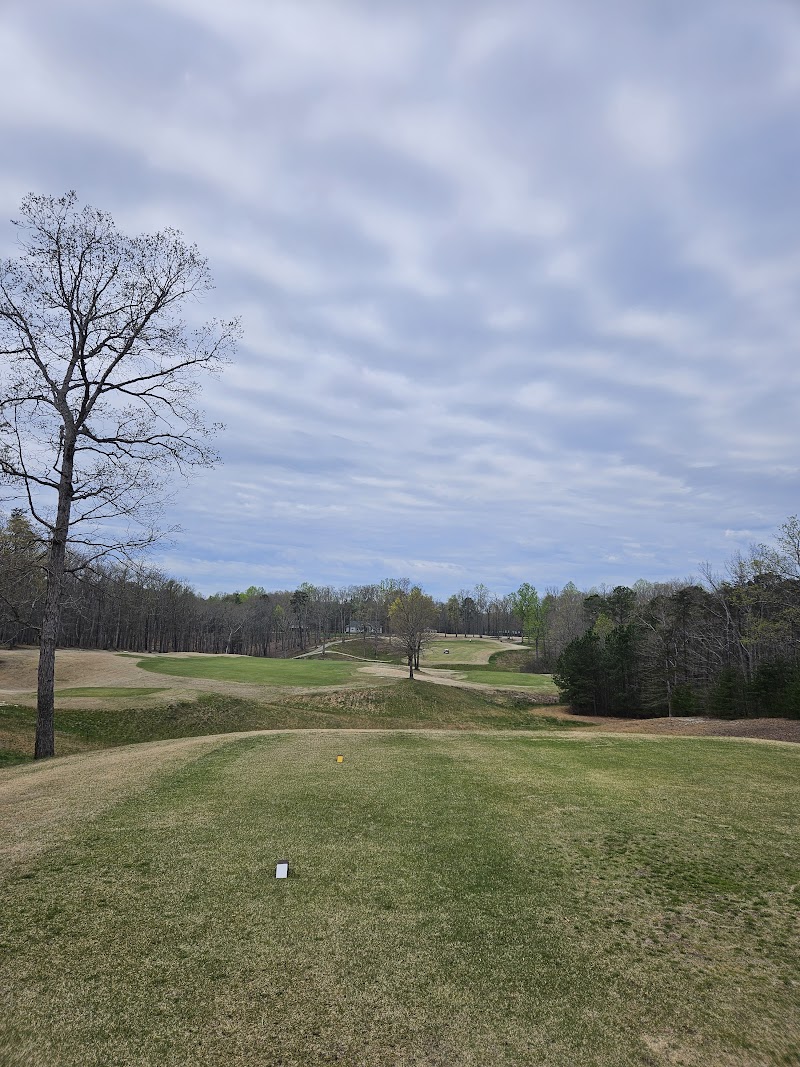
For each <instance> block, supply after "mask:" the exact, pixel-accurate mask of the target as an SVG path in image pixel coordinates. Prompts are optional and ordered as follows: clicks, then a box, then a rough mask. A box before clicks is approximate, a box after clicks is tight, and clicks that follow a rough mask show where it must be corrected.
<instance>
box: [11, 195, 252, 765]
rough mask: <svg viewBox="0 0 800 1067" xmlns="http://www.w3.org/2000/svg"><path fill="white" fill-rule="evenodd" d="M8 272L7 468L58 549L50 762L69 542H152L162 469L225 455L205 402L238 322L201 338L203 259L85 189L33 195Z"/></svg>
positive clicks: (48, 716) (41, 703)
mask: <svg viewBox="0 0 800 1067" xmlns="http://www.w3.org/2000/svg"><path fill="white" fill-rule="evenodd" d="M15 225H17V226H18V228H19V231H20V238H19V243H20V246H21V253H20V256H19V257H18V258H17V259H16V260H13V261H7V262H4V263H2V264H0V359H1V360H2V362H1V363H0V388H1V389H2V391H1V392H0V475H2V476H4V479H5V480H8V481H11V482H12V483H14V484H16V486H17V487H19V488H20V490H21V492H22V493H23V495H24V497H25V499H26V501H27V505H28V509H29V511H30V514H31V516H32V518H33V519H34V520H35V522H36V523H37V524H38V526H39V528H40V529H41V531H42V540H43V542H44V543H45V545H46V554H45V572H46V577H47V592H46V598H45V605H44V610H43V616H42V628H41V644H40V656H39V678H38V715H37V725H36V747H35V756H36V757H43V756H52V755H53V754H54V721H53V718H54V716H53V706H54V673H55V648H56V640H57V637H58V627H59V619H60V610H61V592H62V586H63V580H64V574H65V570H66V567H67V560H68V555H67V548H68V545H70V544H71V545H73V546H75V547H77V548H78V549H79V551H80V554H81V560H82V565H85V564H86V563H87V562H88V563H91V562H92V561H93V560H96V559H98V558H99V557H101V556H103V555H107V554H108V553H110V552H114V551H118V550H119V549H120V548H122V547H123V546H126V547H127V548H131V547H136V546H143V545H146V544H149V543H151V542H152V541H153V540H154V539H155V537H156V536H157V530H156V529H155V526H154V514H155V513H154V507H155V505H156V503H157V502H158V500H159V499H161V498H162V492H161V490H162V486H163V482H164V474H165V468H170V469H172V468H178V469H179V470H180V471H186V470H187V469H188V468H190V467H193V466H198V465H199V466H206V465H208V464H211V463H213V462H214V461H215V458H216V457H215V454H214V452H213V449H212V448H211V446H210V434H211V432H212V430H213V429H214V428H213V427H212V428H208V427H206V426H205V425H204V423H203V420H202V418H201V415H200V413H199V411H198V410H197V407H196V406H195V399H196V396H197V379H198V375H199V374H200V372H206V371H209V370H214V369H216V368H218V367H219V366H220V364H221V363H222V362H224V361H225V359H226V357H227V355H228V353H229V351H230V349H231V348H232V345H233V343H234V341H235V339H236V337H237V336H238V324H237V323H235V322H227V323H225V322H212V323H209V324H207V325H205V326H203V327H201V328H200V329H199V330H195V331H190V330H189V329H188V328H187V327H186V325H185V323H184V322H183V321H182V320H181V319H180V318H179V315H178V310H179V308H180V307H181V305H182V304H184V303H185V302H186V301H187V300H188V299H191V298H194V297H197V296H199V295H201V294H202V293H205V292H207V291H208V290H209V289H210V288H211V286H212V283H211V278H210V275H209V271H208V265H207V263H206V261H205V260H204V259H203V258H202V257H201V256H200V255H199V253H198V251H197V249H196V247H195V246H193V245H187V244H186V243H185V242H184V240H183V238H182V237H181V235H180V234H179V233H178V232H177V231H175V230H169V229H168V230H164V231H162V232H160V233H156V234H151V235H142V236H138V237H128V236H125V235H123V234H121V233H119V232H118V231H117V229H116V227H115V225H114V222H113V220H112V219H111V217H110V216H109V215H108V214H106V213H105V212H102V211H97V210H95V209H93V208H91V207H84V208H79V206H78V203H77V198H76V196H75V194H74V193H69V194H68V195H67V196H64V197H61V198H60V199H56V198H53V197H45V196H36V195H33V194H31V195H29V196H27V197H26V198H25V199H24V200H23V202H22V206H21V219H20V220H19V221H17V222H16V223H15Z"/></svg>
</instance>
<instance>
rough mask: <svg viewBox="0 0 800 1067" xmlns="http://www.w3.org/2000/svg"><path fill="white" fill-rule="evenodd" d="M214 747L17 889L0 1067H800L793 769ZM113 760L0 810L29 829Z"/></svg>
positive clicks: (787, 765) (749, 756) (90, 823)
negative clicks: (11, 811) (23, 804)
mask: <svg viewBox="0 0 800 1067" xmlns="http://www.w3.org/2000/svg"><path fill="white" fill-rule="evenodd" d="M175 744H176V745H183V746H189V745H190V744H191V745H202V744H203V742H197V743H194V742H192V743H189V742H176V743H175ZM216 745H217V747H216V748H215V749H214V750H213V751H208V750H203V753H202V754H200V755H198V754H197V752H198V750H197V749H196V748H191V749H190V748H187V749H186V751H187V753H188V754H187V755H185V756H184V757H183V762H182V763H181V764H175V763H173V764H171V765H170V766H165V767H163V768H162V769H161V770H160V771H159V773H158V774H157V775H155V774H153V773H151V775H150V777H149V778H148V779H147V780H146V781H145V782H143V783H142V784H141V785H138V786H136V785H131V786H130V792H129V794H128V795H127V796H126V797H121V796H119V795H118V794H117V802H116V804H115V805H114V806H110V807H107V808H105V809H103V808H102V807H101V808H100V809H99V810H100V814H99V815H98V816H97V817H96V818H95V819H94V820H90V819H89V820H87V819H86V816H85V815H82V816H80V817H77V816H76V817H75V819H74V822H73V824H72V825H71V826H69V827H66V828H65V827H62V830H61V833H62V839H61V840H62V843H61V845H60V847H59V848H58V849H57V850H56V849H53V850H51V851H50V852H49V853H44V854H41V855H39V856H38V858H37V857H36V856H35V855H34V854H33V853H31V855H30V856H29V857H28V858H27V859H24V858H23V859H22V860H20V862H18V863H17V864H16V865H15V866H10V865H9V864H6V865H5V867H4V869H5V870H6V872H7V873H8V874H9V877H8V878H7V880H6V883H5V886H4V916H3V919H4V923H3V934H2V940H3V959H4V963H3V972H2V975H0V988H2V989H3V990H4V991H5V992H4V994H3V998H4V999H3V1004H2V1009H3V1010H2V1011H0V1049H2V1050H3V1051H2V1053H0V1057H2V1063H3V1064H4V1065H10V1067H18V1065H19V1067H21V1065H23V1064H24V1065H33V1067H36V1065H48V1067H49V1065H61V1067H67V1065H69V1067H72V1065H74V1067H78V1065H80V1067H90V1065H96V1067H99V1065H107V1064H114V1065H115V1067H134V1065H135V1067H151V1065H152V1067H164V1065H176V1067H177V1065H181V1067H183V1065H185V1064H192V1065H200V1067H203V1065H211V1064H213V1065H217V1064H219V1065H223V1064H225V1065H228V1064H253V1065H255V1064H258V1065H269V1067H272V1065H274V1067H277V1065H278V1064H280V1065H281V1067H290V1065H298V1067H299V1065H304V1067H305V1065H310V1064H330V1063H339V1064H342V1065H347V1067H350V1065H353V1067H356V1065H370V1067H372V1065H374V1067H384V1065H385V1067H389V1065H391V1067H403V1065H411V1064H413V1065H437V1067H445V1065H448V1067H449V1065H451V1064H452V1065H462V1064H465V1065H478V1064H481V1065H483V1064H489V1063H491V1064H499V1065H512V1064H513V1065H524V1067H530V1065H537V1067H576V1065H580V1067H628V1065H630V1067H633V1065H636V1067H645V1065H649V1067H660V1065H663V1067H667V1065H675V1064H681V1065H689V1067H694V1065H696V1067H701V1065H702V1067H709V1065H712V1067H716V1065H726V1067H733V1065H738V1067H763V1065H766V1064H793V1063H797V1050H798V1047H800V1010H799V1009H800V969H799V964H798V961H799V960H800V951H799V950H800V944H798V926H797V913H798V907H800V891H798V865H799V864H800V848H799V845H798V827H797V819H796V815H797V800H798V790H797V781H798V770H800V765H799V764H800V749H798V748H792V747H790V746H788V745H787V746H780V745H763V744H762V745H758V744H752V743H737V742H725V741H711V740H688V739H681V740H669V741H654V740H644V739H633V738H603V737H591V736H586V735H585V734H584V735H583V736H582V737H580V738H578V739H570V738H567V737H563V736H560V737H557V736H550V737H548V736H547V735H527V736H524V735H519V734H454V733H450V734H430V733H428V734H424V733H419V732H413V733H389V732H387V733H374V732H373V733H350V734H341V733H340V734H329V733H324V732H313V733H308V732H306V733H293V734H274V735H267V736H261V737H256V738H247V739H233V738H231V739H230V740H228V741H224V740H223V741H218V742H216ZM128 751H129V752H131V753H137V752H144V751H146V750H143V749H141V750H133V749H131V750H128ZM155 751H156V748H155V746H154V753H155ZM158 751H159V752H161V753H162V754H163V745H162V746H161V748H160V749H159V750H158ZM339 752H341V753H343V754H344V763H343V764H341V765H339V764H337V763H336V755H337V753H339ZM113 756H115V753H92V754H89V755H87V756H80V757H72V758H71V760H70V761H62V763H61V765H60V766H59V763H58V762H56V763H51V764H50V765H47V764H45V765H36V766H33V767H24V768H12V769H8V770H6V771H3V772H2V774H1V775H0V788H5V789H6V799H8V795H9V791H10V792H11V793H12V794H13V790H14V788H15V787H18V788H19V789H20V790H22V789H23V787H26V788H28V790H29V795H30V797H31V799H30V805H31V810H32V812H33V813H35V811H36V810H37V809H36V805H37V804H39V803H40V799H39V798H40V797H41V789H40V788H39V789H37V787H36V782H37V775H42V776H48V775H49V776H51V777H49V778H48V777H43V778H42V781H43V782H45V781H47V782H49V783H50V785H49V788H50V789H51V790H52V789H54V788H56V786H55V784H54V782H59V783H60V785H59V786H58V788H60V789H62V790H64V792H65V796H66V797H67V798H69V797H70V796H74V795H77V794H78V793H80V790H81V789H83V790H84V791H85V792H87V795H88V794H90V793H91V794H92V795H94V792H93V791H96V789H97V788H98V786H97V782H98V781H102V780H103V778H102V775H99V774H98V769H99V768H100V767H101V763H100V761H102V760H106V759H111V758H112V757H113ZM117 758H119V756H117ZM154 758H155V756H154ZM160 758H163V756H162V757H160ZM56 775H58V777H56ZM70 776H72V777H70ZM80 776H83V779H84V781H83V784H82V785H81V783H80V782H79V781H78V778H80ZM123 780H124V778H120V777H119V775H117V776H115V777H114V782H115V783H117V785H116V788H119V782H120V781H123ZM12 799H13V798H12ZM12 807H13V804H12ZM15 811H16V815H15V818H16V822H17V825H19V823H20V813H22V815H24V812H22V809H20V808H19V806H18V807H17V809H15ZM62 817H63V809H62ZM22 825H23V827H24V826H25V825H26V824H25V823H24V821H23V823H22ZM31 826H33V821H32V822H31ZM31 832H33V831H31ZM20 854H22V853H20ZM284 858H285V859H288V860H289V861H290V864H291V871H292V875H291V877H290V878H289V879H288V880H287V881H284V882H276V881H275V879H274V877H273V874H274V867H275V862H276V860H278V859H284Z"/></svg>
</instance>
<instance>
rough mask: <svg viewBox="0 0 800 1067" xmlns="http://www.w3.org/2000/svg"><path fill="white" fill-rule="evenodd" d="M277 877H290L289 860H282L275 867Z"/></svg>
mask: <svg viewBox="0 0 800 1067" xmlns="http://www.w3.org/2000/svg"><path fill="white" fill-rule="evenodd" d="M275 877H276V878H288V877H289V861H288V860H280V861H279V862H278V866H277V867H276V868H275Z"/></svg>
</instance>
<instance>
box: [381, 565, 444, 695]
mask: <svg viewBox="0 0 800 1067" xmlns="http://www.w3.org/2000/svg"><path fill="white" fill-rule="evenodd" d="M389 617H390V619H391V622H392V631H393V632H394V634H395V635H396V636H397V637H398V638H399V640H400V643H401V645H402V646H403V652H404V655H405V657H406V660H407V661H408V677H409V678H413V677H414V669H415V668H416V669H417V670H419V656H420V651H421V650H422V646H423V644H424V642H425V640H426V638H427V636H428V631H429V629H430V627H431V626H432V625H433V623H434V620H435V618H436V605H435V604H434V602H433V600H432V599H431V597H429V596H427V595H426V594H425V593H423V592H422V590H421V589H420V588H419V586H417V585H415V586H413V588H411V589H409V590H408V591H407V592H406V591H402V592H400V594H399V596H397V597H396V598H395V600H394V602H393V603H392V606H391V607H390V608H389Z"/></svg>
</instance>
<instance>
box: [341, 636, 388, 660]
mask: <svg viewBox="0 0 800 1067" xmlns="http://www.w3.org/2000/svg"><path fill="white" fill-rule="evenodd" d="M328 651H329V652H341V653H343V654H344V655H347V656H355V657H356V658H357V659H371V660H377V661H378V662H381V663H402V662H403V657H402V655H401V654H400V651H399V649H398V648H397V647H396V646H395V645H393V644H392V642H391V640H390V639H389V638H386V637H367V639H366V641H365V640H364V638H363V637H346V638H344V639H343V640H342V641H336V642H335V643H333V644H331V645H329V646H328Z"/></svg>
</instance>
